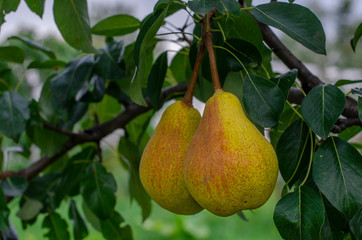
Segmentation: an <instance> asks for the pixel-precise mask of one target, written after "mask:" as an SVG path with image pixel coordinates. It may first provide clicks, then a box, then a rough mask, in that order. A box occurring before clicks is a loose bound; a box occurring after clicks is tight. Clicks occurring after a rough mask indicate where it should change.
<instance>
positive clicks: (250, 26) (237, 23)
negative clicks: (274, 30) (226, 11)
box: [217, 11, 264, 51]
mask: <svg viewBox="0 0 362 240" xmlns="http://www.w3.org/2000/svg"><path fill="white" fill-rule="evenodd" d="M217 22H218V23H220V26H221V27H222V29H223V31H224V34H225V37H226V39H230V38H238V39H243V40H245V41H248V42H250V43H253V44H254V45H255V46H257V47H258V49H259V51H261V47H262V45H264V44H263V35H262V34H261V32H260V29H259V26H258V24H257V23H256V21H255V18H253V17H252V16H251V15H250V14H249V13H247V12H246V11H242V12H241V15H240V16H238V17H230V16H227V15H224V16H223V17H221V18H220V19H219V20H217Z"/></svg>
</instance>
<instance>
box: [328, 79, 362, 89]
mask: <svg viewBox="0 0 362 240" xmlns="http://www.w3.org/2000/svg"><path fill="white" fill-rule="evenodd" d="M360 82H362V80H347V79H341V80H338V81H337V82H336V83H335V84H334V86H336V87H340V86H343V85H347V84H356V83H360Z"/></svg>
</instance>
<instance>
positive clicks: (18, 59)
mask: <svg viewBox="0 0 362 240" xmlns="http://www.w3.org/2000/svg"><path fill="white" fill-rule="evenodd" d="M0 59H2V60H5V61H8V62H14V63H23V62H24V59H25V52H24V50H23V49H21V48H19V47H15V46H8V47H0Z"/></svg>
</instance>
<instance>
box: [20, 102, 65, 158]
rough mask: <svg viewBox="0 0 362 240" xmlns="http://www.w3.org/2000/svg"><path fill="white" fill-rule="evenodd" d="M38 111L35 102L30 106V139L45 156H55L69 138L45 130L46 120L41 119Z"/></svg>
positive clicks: (28, 133)
mask: <svg viewBox="0 0 362 240" xmlns="http://www.w3.org/2000/svg"><path fill="white" fill-rule="evenodd" d="M38 109H39V107H38V104H37V103H36V102H35V100H33V101H32V102H31V104H30V116H31V118H30V120H29V121H28V123H27V126H26V133H27V135H28V136H29V139H30V140H31V141H32V142H33V143H34V144H36V145H37V146H38V147H39V148H40V149H41V150H42V153H43V154H45V155H47V156H53V155H54V154H56V153H58V152H59V151H60V150H61V149H62V147H63V144H64V143H65V142H66V141H67V140H68V137H67V136H65V135H63V134H61V133H57V132H55V131H52V130H49V129H46V128H44V126H43V122H44V120H43V119H41V117H40V115H39V110H38Z"/></svg>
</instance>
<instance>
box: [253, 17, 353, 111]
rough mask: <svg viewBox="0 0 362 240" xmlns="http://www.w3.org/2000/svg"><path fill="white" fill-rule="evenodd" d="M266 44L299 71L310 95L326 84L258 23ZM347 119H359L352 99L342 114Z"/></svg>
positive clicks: (291, 67)
mask: <svg viewBox="0 0 362 240" xmlns="http://www.w3.org/2000/svg"><path fill="white" fill-rule="evenodd" d="M257 23H258V25H259V28H260V30H261V33H262V35H263V39H264V42H265V43H266V44H267V45H268V46H269V47H270V49H271V50H272V51H273V52H274V53H275V55H277V56H278V58H279V59H280V60H281V61H282V62H283V63H284V64H285V65H286V66H287V67H289V68H290V69H293V68H296V69H298V78H299V80H300V81H301V83H302V88H303V90H304V91H305V92H306V93H308V92H309V91H310V90H311V89H312V88H314V87H316V86H319V85H323V84H324V83H323V82H322V81H321V80H320V79H319V78H318V77H317V76H315V75H314V74H313V73H311V72H310V71H309V69H308V68H307V67H306V66H305V65H304V64H303V63H302V62H301V61H300V60H299V59H298V58H297V57H296V56H295V55H294V54H293V53H292V52H291V51H290V50H289V49H288V48H287V47H286V46H285V45H284V44H283V43H282V42H281V41H280V39H279V38H278V37H277V36H276V35H275V34H274V33H273V31H272V30H271V29H270V28H269V27H268V26H267V25H265V24H263V23H261V22H259V21H257ZM342 114H343V115H344V116H346V117H347V118H358V109H357V101H356V100H354V99H353V98H351V97H346V106H345V108H344V110H343V113H342Z"/></svg>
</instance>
